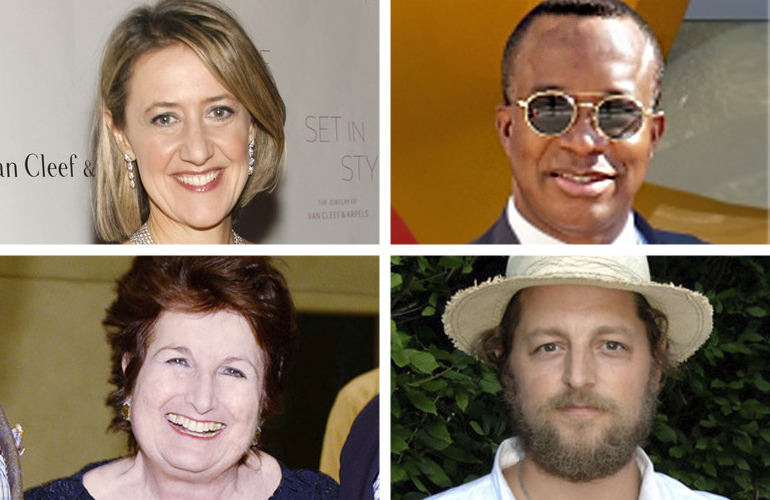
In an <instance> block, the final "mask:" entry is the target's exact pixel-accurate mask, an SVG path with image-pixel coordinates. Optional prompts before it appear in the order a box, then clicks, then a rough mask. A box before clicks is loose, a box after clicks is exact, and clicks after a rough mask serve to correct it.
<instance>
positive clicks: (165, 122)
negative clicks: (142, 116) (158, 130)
mask: <svg viewBox="0 0 770 500" xmlns="http://www.w3.org/2000/svg"><path fill="white" fill-rule="evenodd" d="M174 121H175V118H174V116H173V115H172V114H171V113H163V114H161V115H158V116H156V117H154V118H153V119H152V120H150V123H152V124H153V125H159V126H161V127H168V126H170V125H171V124H172V123H173V122H174Z"/></svg>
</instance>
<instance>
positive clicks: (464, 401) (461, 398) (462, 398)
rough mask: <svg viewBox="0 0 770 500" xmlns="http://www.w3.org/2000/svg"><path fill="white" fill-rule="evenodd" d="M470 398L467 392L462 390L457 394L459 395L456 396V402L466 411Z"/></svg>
mask: <svg viewBox="0 0 770 500" xmlns="http://www.w3.org/2000/svg"><path fill="white" fill-rule="evenodd" d="M469 400H470V398H469V397H468V393H467V392H460V393H458V394H457V397H456V398H455V403H457V407H458V408H460V410H461V411H465V410H466V409H468V401H469Z"/></svg>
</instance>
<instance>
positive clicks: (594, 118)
mask: <svg viewBox="0 0 770 500" xmlns="http://www.w3.org/2000/svg"><path fill="white" fill-rule="evenodd" d="M580 95H581V96H592V97H602V99H601V100H600V101H598V102H595V103H594V102H581V101H578V100H576V99H575V97H573V96H572V95H570V94H568V93H566V92H562V91H561V90H542V91H539V92H535V93H534V94H532V95H530V96H529V97H527V98H526V99H519V100H517V101H516V104H518V105H519V106H520V107H521V108H522V109H523V110H524V118H525V119H526V121H527V125H528V126H529V128H530V129H531V130H532V131H533V132H534V133H536V134H537V135H539V136H540V137H558V136H560V135H564V134H566V133H567V132H569V130H570V129H571V128H572V126H573V125H575V122H576V121H577V118H578V115H579V114H580V111H579V110H580V108H592V111H591V123H593V126H594V128H595V129H596V130H597V131H598V132H599V133H600V134H601V135H602V137H604V138H606V139H607V140H610V141H613V142H619V141H627V140H629V139H631V138H632V137H634V136H635V135H636V134H638V133H639V132H640V131H641V130H642V129H643V128H644V123H642V125H641V126H640V127H639V129H638V130H636V131H635V132H634V133H632V134H631V135H629V136H628V137H621V138H618V139H615V138H613V137H610V136H609V135H607V133H606V132H605V131H604V129H602V128H601V127H600V126H599V116H598V114H599V108H600V107H601V106H602V104H604V103H605V102H607V101H618V100H621V99H622V100H625V101H631V102H633V103H634V104H636V106H637V107H638V108H639V109H640V110H641V111H642V116H643V117H645V118H646V117H648V116H651V115H653V114H655V110H654V109H653V108H645V107H644V105H643V104H642V103H641V102H640V101H639V100H638V99H636V98H634V97H631V96H628V95H621V94H609V95H607V94H604V93H601V92H581V93H580ZM543 96H560V97H564V98H565V99H567V102H569V103H570V104H571V105H572V118H571V119H570V122H569V124H568V125H567V126H566V127H564V130H562V131H561V132H559V133H557V134H544V133H543V132H540V131H539V130H537V129H536V128H535V126H534V125H532V122H531V121H530V119H529V111H528V109H529V104H530V103H531V102H532V101H533V100H534V99H537V98H538V97H543Z"/></svg>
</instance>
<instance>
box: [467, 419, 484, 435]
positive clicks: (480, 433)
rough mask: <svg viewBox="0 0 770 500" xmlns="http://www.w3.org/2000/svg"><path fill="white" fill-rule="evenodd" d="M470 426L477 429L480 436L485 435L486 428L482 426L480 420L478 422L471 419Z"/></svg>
mask: <svg viewBox="0 0 770 500" xmlns="http://www.w3.org/2000/svg"><path fill="white" fill-rule="evenodd" d="M470 426H471V429H473V430H474V431H476V434H478V435H480V436H483V435H484V430H483V429H482V428H481V426H480V425H479V423H478V422H476V421H475V420H471V423H470Z"/></svg>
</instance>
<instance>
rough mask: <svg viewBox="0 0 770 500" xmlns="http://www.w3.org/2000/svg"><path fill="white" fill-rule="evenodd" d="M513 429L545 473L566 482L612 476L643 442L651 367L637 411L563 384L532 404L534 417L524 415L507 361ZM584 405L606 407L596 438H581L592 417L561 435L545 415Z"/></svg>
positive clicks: (653, 390)
mask: <svg viewBox="0 0 770 500" xmlns="http://www.w3.org/2000/svg"><path fill="white" fill-rule="evenodd" d="M501 381H502V384H503V390H504V395H505V400H506V402H507V403H508V406H509V409H510V413H511V420H512V422H513V429H514V433H515V434H516V435H517V436H518V437H519V439H520V442H521V444H522V446H523V448H524V452H525V453H526V456H527V458H530V459H532V460H533V461H534V462H535V463H536V464H537V465H538V466H539V467H540V468H541V469H543V470H544V471H546V472H547V473H549V474H551V475H554V476H557V477H561V478H564V479H567V480H569V481H572V482H575V483H578V482H588V481H593V480H595V479H600V478H604V477H608V476H611V475H613V474H615V473H616V472H618V471H619V470H620V469H622V468H623V467H624V466H625V465H627V464H628V462H629V461H630V460H631V459H632V458H633V456H634V453H635V452H636V447H637V446H641V445H643V444H644V443H645V442H646V440H647V437H648V436H649V434H650V431H651V430H652V424H653V420H654V418H655V413H656V410H657V399H658V393H659V392H660V387H659V385H660V384H658V383H657V375H656V372H653V373H651V374H650V377H649V380H648V383H647V389H646V390H645V394H644V403H643V405H642V408H641V411H640V412H639V414H638V415H628V414H624V412H623V411H622V410H621V409H620V408H619V407H618V406H617V405H616V404H615V403H614V402H612V401H610V400H607V399H606V398H602V397H600V396H598V395H596V394H595V393H593V392H592V391H590V390H575V389H571V388H568V389H566V390H565V391H564V392H562V393H560V394H558V395H556V396H554V397H552V398H551V399H549V400H548V401H546V403H545V404H544V405H542V406H541V407H539V408H538V409H537V413H536V415H535V417H534V419H533V421H528V420H527V419H526V418H525V417H524V411H523V404H522V400H521V398H520V397H519V391H518V388H517V384H516V380H515V378H514V375H513V373H512V369H511V367H510V365H507V366H506V368H505V369H504V372H503V374H502V376H501ZM575 405H579V406H588V407H594V408H597V409H600V410H602V411H605V412H609V413H610V414H611V415H612V417H613V422H612V424H611V425H610V426H608V427H607V428H606V429H604V430H603V431H602V434H601V436H600V437H599V438H598V439H594V440H593V441H592V442H581V440H580V437H581V436H583V437H584V436H585V432H583V431H587V430H588V429H589V426H590V425H591V424H592V423H593V422H580V421H576V422H575V423H574V425H573V426H572V429H571V435H570V436H566V437H564V436H561V435H560V434H559V429H558V428H557V427H556V426H555V425H554V424H553V423H551V422H550V421H549V420H548V419H549V417H550V416H551V414H552V413H553V411H554V410H560V409H564V408H568V407H571V406H575Z"/></svg>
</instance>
